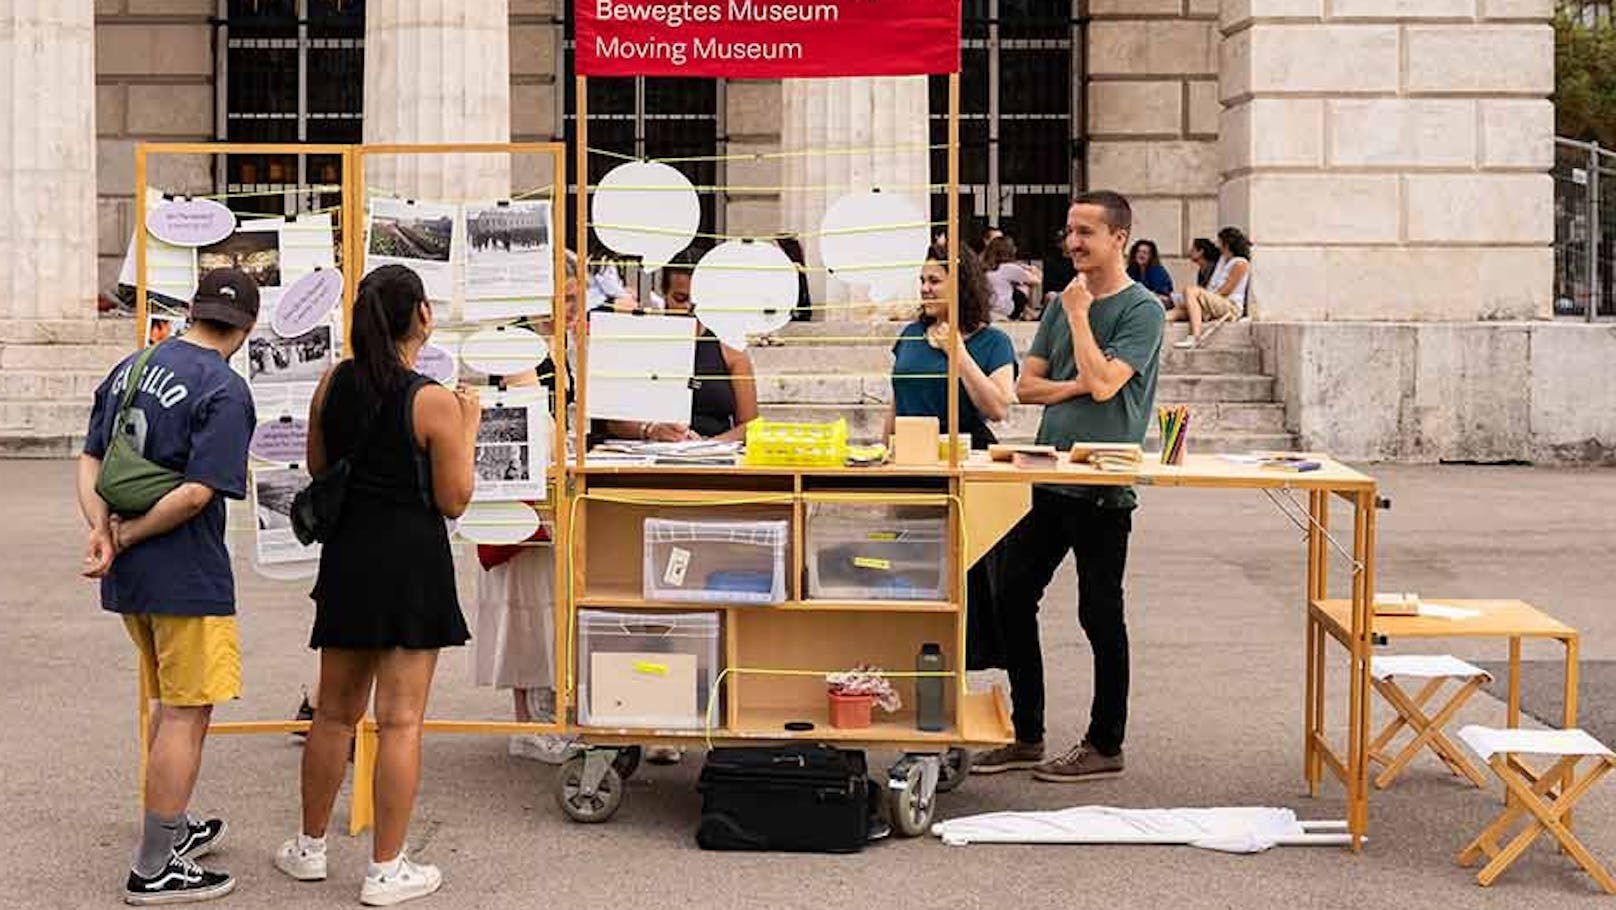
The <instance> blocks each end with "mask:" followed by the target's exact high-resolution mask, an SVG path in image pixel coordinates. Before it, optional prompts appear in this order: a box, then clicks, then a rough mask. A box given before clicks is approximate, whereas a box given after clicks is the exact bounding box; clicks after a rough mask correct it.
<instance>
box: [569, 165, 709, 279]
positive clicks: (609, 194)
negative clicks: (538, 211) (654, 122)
mask: <svg viewBox="0 0 1616 910" xmlns="http://www.w3.org/2000/svg"><path fill="white" fill-rule="evenodd" d="M589 212H590V218H591V219H592V220H593V222H594V223H593V225H592V227H594V229H595V235H596V236H597V237H599V238H600V242H601V243H604V244H605V245H606V247H607V248H608V249H610V250H612V251H613V252H615V253H618V254H619V255H622V256H638V257H640V260H641V263H642V265H643V266H644V268H646V269H647V270H650V271H655V270H657V269H660V268H662V267H663V266H665V265H667V264H668V263H669V262H670V261H672V259H673V257H675V256H677V255H679V253H680V252H682V251H683V250H684V248H685V247H687V246H689V245H690V241H692V240H694V239H695V238H696V229H697V228H698V227H700V225H701V199H700V197H698V196H697V195H696V188H695V187H694V186H691V185H690V181H689V180H688V179H686V177H685V175H684V174H681V173H679V172H678V171H677V170H674V169H673V168H671V167H669V166H668V165H666V164H659V163H657V162H654V161H630V162H626V163H624V164H620V165H618V166H617V167H614V168H612V169H611V171H609V172H608V173H607V174H606V176H605V177H602V178H601V180H600V183H599V184H598V185H596V187H595V198H594V199H593V200H591V202H590V207H589Z"/></svg>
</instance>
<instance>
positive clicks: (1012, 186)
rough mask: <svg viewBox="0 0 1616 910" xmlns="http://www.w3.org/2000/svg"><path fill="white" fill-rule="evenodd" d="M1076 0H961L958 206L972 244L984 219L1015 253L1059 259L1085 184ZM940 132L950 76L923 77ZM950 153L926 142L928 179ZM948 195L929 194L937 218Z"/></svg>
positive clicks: (940, 172) (938, 138) (941, 178)
mask: <svg viewBox="0 0 1616 910" xmlns="http://www.w3.org/2000/svg"><path fill="white" fill-rule="evenodd" d="M1081 6H1082V4H1081V3H1080V2H1079V0H964V3H963V10H962V13H963V23H962V32H961V39H962V47H961V49H960V53H961V62H962V72H961V78H960V83H961V85H960V89H961V90H960V94H961V98H960V111H961V119H960V184H961V185H960V194H961V198H960V212H961V215H962V217H961V222H962V223H963V225H964V228H963V229H964V234H965V236H964V240H965V242H966V243H968V244H971V245H973V246H974V245H975V244H976V243H977V241H978V239H979V238H980V236H981V233H982V231H983V229H985V228H987V227H989V226H992V227H997V228H999V229H1000V230H1002V231H1004V232H1005V234H1007V235H1009V236H1010V237H1011V238H1012V239H1014V240H1015V241H1016V245H1017V247H1019V249H1020V251H1021V253H1022V256H1023V258H1026V259H1044V260H1046V262H1048V261H1050V260H1060V259H1062V258H1063V256H1062V254H1061V252H1060V247H1059V241H1058V239H1057V234H1058V232H1059V230H1060V229H1061V228H1062V227H1063V226H1064V225H1065V223H1066V209H1067V204H1068V203H1069V201H1070V200H1071V197H1072V194H1073V191H1074V190H1075V189H1076V188H1078V187H1081V186H1083V182H1084V178H1083V170H1082V167H1083V147H1082V143H1083V113H1082V112H1083V84H1084V79H1083V74H1084V72H1085V66H1084V62H1083V51H1082V48H1083V19H1082V17H1081ZM947 139H948V81H947V79H946V78H942V77H933V79H932V80H931V141H932V144H933V146H939V145H942V144H943V143H945V142H946V141H947ZM947 166H948V156H947V153H946V152H945V151H943V150H942V149H934V150H933V152H932V160H931V174H932V182H933V183H945V182H947V173H948V171H947ZM947 205H948V201H947V199H946V193H936V194H934V195H933V197H932V211H933V214H934V216H935V218H936V219H937V220H942V218H943V217H946V212H947Z"/></svg>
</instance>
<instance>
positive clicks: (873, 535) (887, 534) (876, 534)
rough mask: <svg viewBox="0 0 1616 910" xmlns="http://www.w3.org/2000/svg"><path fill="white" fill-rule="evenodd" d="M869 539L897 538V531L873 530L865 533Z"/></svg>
mask: <svg viewBox="0 0 1616 910" xmlns="http://www.w3.org/2000/svg"><path fill="white" fill-rule="evenodd" d="M864 536H865V539H867V540H897V539H898V532H897V531H871V532H870V533H868V534H866V535H864Z"/></svg>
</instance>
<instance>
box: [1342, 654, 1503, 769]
mask: <svg viewBox="0 0 1616 910" xmlns="http://www.w3.org/2000/svg"><path fill="white" fill-rule="evenodd" d="M1369 673H1370V677H1369V681H1370V683H1372V684H1373V685H1374V687H1375V691H1377V692H1379V693H1380V694H1381V697H1382V698H1384V699H1386V702H1387V703H1388V704H1390V705H1391V706H1392V708H1394V709H1395V710H1396V711H1397V717H1396V718H1394V719H1393V720H1392V721H1391V722H1389V723H1388V724H1386V726H1385V728H1384V729H1382V730H1381V731H1380V733H1379V734H1377V735H1376V736H1375V738H1374V740H1372V741H1371V742H1370V743H1369V760H1370V761H1373V762H1376V763H1378V764H1380V765H1383V766H1384V767H1383V769H1382V770H1381V772H1380V774H1379V776H1377V777H1376V778H1375V786H1376V787H1378V788H1380V789H1382V790H1384V789H1385V788H1386V787H1388V786H1391V783H1392V781H1393V780H1395V779H1396V778H1397V775H1399V774H1401V773H1402V772H1403V769H1404V768H1406V767H1408V763H1409V762H1411V761H1413V760H1414V758H1415V757H1416V756H1417V755H1419V754H1420V749H1422V748H1429V749H1430V750H1431V751H1432V752H1433V753H1435V754H1436V757H1437V758H1440V759H1442V762H1443V764H1446V765H1447V766H1448V768H1449V770H1451V771H1452V772H1453V773H1455V774H1458V775H1462V776H1463V777H1466V778H1469V780H1470V782H1471V783H1473V784H1475V785H1476V786H1478V787H1485V786H1487V776H1486V775H1485V774H1483V773H1482V772H1481V769H1480V768H1477V767H1476V766H1475V764H1474V763H1472V762H1471V761H1470V759H1469V758H1468V757H1466V756H1465V754H1464V753H1463V752H1462V751H1460V749H1459V747H1458V746H1457V745H1455V744H1454V742H1453V740H1451V739H1449V738H1448V736H1447V734H1446V733H1444V732H1443V727H1445V726H1446V725H1447V723H1448V722H1449V721H1450V720H1452V719H1453V716H1454V715H1455V714H1457V713H1458V711H1459V709H1460V708H1461V707H1463V706H1464V703H1465V702H1467V701H1469V700H1470V696H1472V695H1475V694H1476V692H1478V691H1479V690H1480V689H1481V687H1482V686H1484V685H1486V684H1487V683H1489V682H1491V681H1492V676H1491V675H1489V674H1488V673H1487V671H1485V670H1483V669H1481V668H1480V667H1477V666H1474V665H1473V664H1468V663H1466V662H1464V661H1462V660H1460V659H1459V658H1457V657H1453V656H1451V655H1447V654H1385V655H1376V656H1375V658H1374V660H1373V661H1371V662H1370V667H1369ZM1398 676H1402V677H1411V678H1420V679H1425V680H1426V683H1425V686H1424V687H1423V688H1421V689H1420V691H1419V692H1417V693H1415V694H1414V695H1410V694H1408V692H1406V691H1404V690H1403V688H1402V687H1401V686H1399V685H1398V684H1397V683H1396V681H1395V680H1394V679H1393V677H1398ZM1449 680H1454V681H1457V682H1459V683H1460V686H1459V688H1458V690H1457V691H1455V692H1454V693H1453V695H1452V696H1451V697H1450V698H1449V699H1448V700H1447V702H1446V703H1445V704H1443V705H1442V707H1441V708H1439V709H1437V711H1436V713H1434V714H1427V713H1426V705H1427V704H1428V703H1429V702H1430V701H1431V699H1432V698H1433V697H1435V696H1436V694H1437V693H1438V692H1440V691H1441V690H1442V687H1443V686H1444V685H1445V684H1446V683H1447V682H1448V681H1449ZM1404 727H1408V728H1410V729H1411V730H1413V732H1414V736H1413V738H1411V739H1410V740H1409V741H1408V743H1407V744H1405V745H1404V746H1403V748H1402V750H1401V751H1399V752H1398V753H1397V754H1396V755H1392V754H1391V753H1390V752H1389V750H1388V747H1389V746H1390V745H1391V741H1392V739H1393V738H1394V737H1396V736H1397V734H1398V733H1399V732H1400V731H1401V730H1402V729H1403V728H1404Z"/></svg>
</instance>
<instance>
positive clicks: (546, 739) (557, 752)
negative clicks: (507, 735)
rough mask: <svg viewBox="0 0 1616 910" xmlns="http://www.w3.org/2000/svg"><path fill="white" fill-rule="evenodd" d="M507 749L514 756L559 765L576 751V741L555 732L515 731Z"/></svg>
mask: <svg viewBox="0 0 1616 910" xmlns="http://www.w3.org/2000/svg"><path fill="white" fill-rule="evenodd" d="M508 749H509V751H510V753H511V755H513V756H515V757H516V758H525V759H528V760H529V761H537V762H544V763H545V764H547V765H559V764H563V763H565V762H566V760H567V759H569V758H571V757H572V756H573V755H574V754H575V753H576V752H577V751H578V741H577V740H576V739H573V738H572V737H570V736H561V735H559V734H556V733H515V734H512V735H511V740H510V745H509V747H508Z"/></svg>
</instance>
